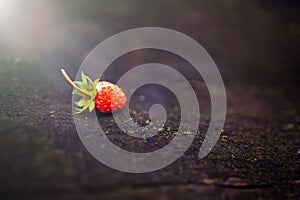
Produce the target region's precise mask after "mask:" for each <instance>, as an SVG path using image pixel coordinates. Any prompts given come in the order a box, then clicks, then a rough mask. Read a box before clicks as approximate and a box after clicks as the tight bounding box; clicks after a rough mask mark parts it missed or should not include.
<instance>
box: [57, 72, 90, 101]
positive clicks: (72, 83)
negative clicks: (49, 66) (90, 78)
mask: <svg viewBox="0 0 300 200" xmlns="http://www.w3.org/2000/svg"><path fill="white" fill-rule="evenodd" d="M60 71H61V73H62V75H63V76H64V77H65V79H66V80H67V81H68V83H69V84H70V85H71V86H73V88H74V89H76V90H78V92H80V93H81V94H84V95H86V96H88V97H90V98H91V99H92V95H91V94H90V93H88V92H86V91H84V90H82V89H80V88H79V87H78V86H77V85H76V84H75V83H74V82H73V81H72V80H71V79H70V77H69V76H68V74H67V73H66V71H65V70H64V69H60Z"/></svg>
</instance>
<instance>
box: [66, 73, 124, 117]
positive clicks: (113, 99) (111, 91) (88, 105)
mask: <svg viewBox="0 0 300 200" xmlns="http://www.w3.org/2000/svg"><path fill="white" fill-rule="evenodd" d="M61 73H62V74H63V76H64V77H65V79H66V80H67V81H68V82H69V83H70V85H72V86H73V87H74V90H73V94H77V95H79V96H81V97H82V98H81V99H80V100H79V101H78V102H76V103H75V105H76V106H77V107H76V109H77V112H76V113H77V114H79V113H82V112H83V111H84V110H86V109H89V111H90V112H91V111H93V110H94V108H95V107H96V109H97V110H98V111H100V112H103V113H109V112H112V111H115V110H118V109H120V108H123V107H124V105H125V103H126V96H125V93H124V92H123V90H122V89H121V88H120V87H118V86H117V85H115V84H113V83H111V82H107V81H100V82H99V79H96V80H95V81H92V80H91V79H90V78H89V77H88V76H86V75H85V74H84V73H83V72H81V79H82V81H74V82H73V81H72V80H71V79H70V77H69V76H68V75H67V74H66V72H65V70H64V69H61Z"/></svg>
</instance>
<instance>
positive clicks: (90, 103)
mask: <svg viewBox="0 0 300 200" xmlns="http://www.w3.org/2000/svg"><path fill="white" fill-rule="evenodd" d="M81 79H82V80H81V81H74V83H75V84H76V85H77V86H78V87H79V88H80V89H81V90H83V91H85V92H87V93H89V94H90V95H91V97H88V96H86V95H84V94H82V93H80V92H79V91H77V90H73V94H76V95H79V96H81V97H82V98H81V99H80V100H79V101H77V102H75V105H76V110H77V112H76V114H80V113H82V112H83V111H85V110H87V109H88V110H89V111H90V112H92V111H93V110H94V109H95V102H94V99H95V97H96V95H97V91H96V85H97V83H98V82H99V79H96V80H95V81H92V80H91V78H90V77H88V76H86V75H85V74H84V73H83V72H81Z"/></svg>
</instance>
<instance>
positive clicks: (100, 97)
mask: <svg viewBox="0 0 300 200" xmlns="http://www.w3.org/2000/svg"><path fill="white" fill-rule="evenodd" d="M96 91H97V94H96V97H95V99H94V101H95V107H96V109H97V110H98V111H100V112H103V113H108V112H112V111H115V110H117V109H120V108H123V107H124V105H125V103H126V96H125V93H124V92H123V90H122V89H121V88H120V87H118V86H117V85H115V84H113V83H111V82H107V81H100V82H99V83H98V84H97V85H96Z"/></svg>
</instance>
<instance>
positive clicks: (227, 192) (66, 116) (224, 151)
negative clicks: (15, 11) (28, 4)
mask: <svg viewBox="0 0 300 200" xmlns="http://www.w3.org/2000/svg"><path fill="white" fill-rule="evenodd" d="M2 65H3V66H4V65H6V64H5V63H3V64H2ZM32 65H37V63H25V62H24V63H19V64H10V65H6V67H4V68H2V69H1V79H0V81H1V86H0V87H1V91H3V92H2V93H1V115H0V123H1V135H0V148H1V153H0V158H1V159H0V160H1V165H0V167H1V183H2V184H1V186H0V190H1V194H5V196H6V195H7V197H9V198H21V197H22V198H25V199H26V198H28V199H53V198H55V199H82V198H86V197H88V198H91V199H93V198H100V199H114V198H115V199H141V198H142V199H156V198H162V197H164V196H166V197H168V198H171V199H184V198H185V199H187V198H188V199H198V197H199V196H201V197H203V198H208V199H220V198H221V199H240V198H246V199H273V198H274V199H281V198H282V199H286V198H288V199H297V198H299V195H300V190H299V188H300V175H299V172H300V165H299V156H300V154H299V153H298V150H299V149H300V147H299V144H300V137H299V129H300V123H299V120H300V118H299V115H298V112H297V111H296V110H293V109H289V108H288V109H285V110H284V109H283V110H281V111H280V110H279V111H278V109H277V107H278V106H285V103H286V104H289V102H287V101H285V99H277V101H278V102H280V103H278V104H276V106H274V107H272V105H273V104H272V102H273V98H274V96H273V95H275V94H273V92H272V91H270V90H268V89H263V91H262V90H260V91H248V92H252V93H255V94H253V95H249V96H248V97H249V98H248V99H247V100H245V99H244V98H242V97H241V98H237V96H242V95H241V93H240V91H239V90H238V89H236V88H233V87H231V88H228V89H227V90H228V101H229V102H228V105H229V108H228V116H227V120H226V123H225V127H224V131H223V132H222V135H221V137H220V138H219V140H218V142H217V144H216V146H215V147H214V148H213V149H212V151H211V153H210V154H209V155H208V156H207V157H205V158H203V159H198V157H197V156H198V151H199V146H200V145H201V141H202V139H203V133H205V130H206V128H207V125H208V122H209V119H204V120H203V122H201V123H200V129H199V132H198V136H197V137H196V139H195V141H194V142H193V144H192V145H191V147H190V148H189V149H188V151H187V152H186V153H185V155H184V156H182V157H181V158H180V159H178V160H177V161H176V162H175V163H173V164H171V165H170V166H168V167H166V168H164V169H162V170H159V171H155V172H151V173H146V174H128V173H123V172H119V171H116V170H113V169H110V168H109V167H106V166H104V165H103V164H101V163H100V162H99V161H97V160H96V159H95V158H93V157H92V156H91V155H90V154H89V153H88V152H87V151H86V149H85V147H84V146H83V144H82V143H81V141H80V139H79V137H78V135H77V133H76V129H75V127H74V122H73V118H72V114H71V107H72V105H71V88H70V87H69V86H68V85H67V84H66V82H64V80H63V78H62V77H61V76H60V75H59V72H58V71H49V72H48V73H52V74H53V76H55V77H56V78H53V76H51V78H49V77H47V76H45V74H47V73H45V71H41V70H36V69H37V68H36V67H34V68H33V67H32ZM54 74H55V75H54ZM11 77H14V78H11ZM191 83H192V85H193V86H194V88H195V91H196V92H197V93H198V94H199V93H200V92H201V91H202V90H203V88H202V87H201V85H202V84H197V82H195V81H192V82H191ZM261 95H263V101H264V102H262V101H261V98H262V97H261ZM200 96H201V95H200ZM277 98H280V97H279V96H277ZM244 100H245V101H246V102H248V103H247V104H248V105H245V101H244ZM233 103H234V105H233ZM264 103H266V104H267V105H269V106H270V105H271V109H270V107H265V106H264V105H261V104H264ZM251 104H254V105H256V107H253V109H256V110H255V112H245V110H246V109H245V107H248V106H249V105H251ZM273 108H274V109H273ZM252 111H253V110H252ZM170 112H171V111H170ZM253 113H257V115H254V114H253ZM268 115H270V116H273V115H276V117H274V118H272V117H270V118H269V117H266V116H268ZM175 116H176V115H175ZM97 117H98V119H99V123H100V125H102V126H103V125H104V126H105V127H107V131H108V134H107V136H108V137H109V138H110V139H111V140H112V141H113V142H114V143H115V144H117V145H120V146H121V147H122V148H124V149H131V150H134V149H141V147H143V149H144V150H145V151H148V150H153V149H155V148H157V147H158V146H162V145H163V144H165V143H166V142H167V140H166V138H167V137H171V136H172V134H173V132H174V127H176V126H177V124H176V123H175V124H172V120H169V122H168V124H167V127H169V128H165V129H164V130H161V134H160V135H159V136H158V138H156V140H149V141H147V142H146V145H145V144H144V143H145V141H144V140H135V139H134V138H132V137H128V136H126V134H123V133H122V132H121V131H120V130H119V129H118V127H117V126H116V125H115V124H114V121H113V120H112V118H111V116H110V115H103V114H99V113H98V114H97ZM135 117H136V116H134V118H135ZM139 117H140V116H139ZM146 119H147V115H145V116H144V117H143V116H142V118H140V122H139V123H142V122H143V121H145V120H146ZM175 121H176V120H175ZM167 139H168V138H167ZM169 139H170V138H169ZM157 141H162V142H161V143H157ZM157 145H158V146H157ZM3 183H5V184H3Z"/></svg>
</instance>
